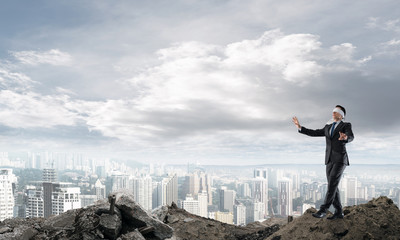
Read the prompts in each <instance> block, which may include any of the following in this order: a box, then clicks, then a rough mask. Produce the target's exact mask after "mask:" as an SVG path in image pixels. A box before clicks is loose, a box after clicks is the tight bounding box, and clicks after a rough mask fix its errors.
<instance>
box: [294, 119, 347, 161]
mask: <svg viewBox="0 0 400 240" xmlns="http://www.w3.org/2000/svg"><path fill="white" fill-rule="evenodd" d="M331 127H332V124H327V125H325V127H324V128H321V129H316V130H313V129H308V128H305V127H301V129H300V130H299V132H300V133H303V134H306V135H308V136H311V137H323V136H325V139H326V151H325V165H326V164H328V163H329V161H332V162H339V163H343V164H345V165H349V158H348V156H347V152H346V143H348V142H351V141H353V139H354V135H353V131H352V130H351V123H348V122H340V123H339V125H338V126H337V127H336V128H335V130H334V132H333V136H332V138H331V136H330V132H329V130H330V129H331ZM339 132H342V133H345V134H346V135H347V140H346V141H339V137H340V135H339Z"/></svg>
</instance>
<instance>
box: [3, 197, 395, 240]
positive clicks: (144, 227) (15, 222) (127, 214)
mask: <svg viewBox="0 0 400 240" xmlns="http://www.w3.org/2000/svg"><path fill="white" fill-rule="evenodd" d="M315 211H316V210H315V209H313V208H311V209H309V210H307V212H306V213H305V214H304V215H303V216H301V217H299V218H296V219H294V221H292V222H290V223H287V224H286V222H287V219H279V218H274V219H269V220H267V221H265V222H263V223H258V222H257V223H251V224H248V225H247V226H245V227H238V226H234V225H230V224H225V223H221V222H218V221H215V220H212V219H207V218H202V217H199V216H197V215H193V214H190V213H188V212H186V211H185V210H183V209H179V208H177V207H176V205H175V204H173V205H172V206H162V207H160V208H158V209H156V210H154V211H153V213H152V214H149V213H147V212H146V211H144V210H143V209H142V208H141V207H140V205H138V204H136V203H135V202H134V200H133V196H132V195H131V194H129V193H127V192H118V193H114V194H113V195H110V198H109V202H106V201H102V202H98V203H97V204H96V205H93V206H90V207H87V208H82V209H75V210H71V211H68V212H66V213H64V214H61V215H58V216H53V217H50V218H47V219H44V218H32V219H8V220H5V221H3V222H0V240H1V239H7V240H12V239H16V240H17V239H18V240H21V239H24V240H25V239H26V240H28V239H32V240H39V239H41V240H42V239H60V240H61V239H72V240H78V239H79V240H81V239H83V240H92V239H113V240H115V239H118V240H127V239H133V240H135V239H137V240H161V239H163V240H164V239H165V240H186V239H187V240H192V239H199V240H202V239H204V240H205V239H207V240H217V239H218V240H220V239H227V240H230V239H232V240H264V239H272V240H285V239H311V240H313V239H388V240H390V239H400V211H399V209H398V208H397V206H396V205H394V204H393V201H392V200H391V199H388V198H386V197H380V198H378V199H373V200H371V201H370V202H368V203H367V204H361V205H358V206H352V207H346V208H345V209H344V213H345V217H344V219H337V220H327V219H326V218H324V219H316V218H314V217H312V216H311V213H313V212H315Z"/></svg>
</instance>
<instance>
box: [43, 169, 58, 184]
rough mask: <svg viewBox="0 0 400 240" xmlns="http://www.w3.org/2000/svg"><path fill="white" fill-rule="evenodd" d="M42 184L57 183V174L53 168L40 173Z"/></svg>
mask: <svg viewBox="0 0 400 240" xmlns="http://www.w3.org/2000/svg"><path fill="white" fill-rule="evenodd" d="M42 180H43V182H57V172H56V170H55V169H54V168H45V169H43V173H42Z"/></svg>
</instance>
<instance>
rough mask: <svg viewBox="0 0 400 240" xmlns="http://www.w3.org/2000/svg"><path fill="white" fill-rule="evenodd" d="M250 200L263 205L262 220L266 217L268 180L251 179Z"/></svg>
mask: <svg viewBox="0 0 400 240" xmlns="http://www.w3.org/2000/svg"><path fill="white" fill-rule="evenodd" d="M252 198H253V200H255V201H256V202H261V203H263V204H264V213H263V215H264V216H263V218H265V217H266V216H267V215H268V179H267V178H263V177H257V178H253V179H252Z"/></svg>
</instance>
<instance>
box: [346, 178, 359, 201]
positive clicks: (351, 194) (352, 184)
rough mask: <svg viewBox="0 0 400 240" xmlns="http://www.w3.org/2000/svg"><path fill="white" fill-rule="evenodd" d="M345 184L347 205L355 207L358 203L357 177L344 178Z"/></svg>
mask: <svg viewBox="0 0 400 240" xmlns="http://www.w3.org/2000/svg"><path fill="white" fill-rule="evenodd" d="M345 178H346V182H347V189H346V190H347V194H346V195H347V205H348V206H352V205H357V203H358V201H357V200H358V181H357V177H349V176H345Z"/></svg>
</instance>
